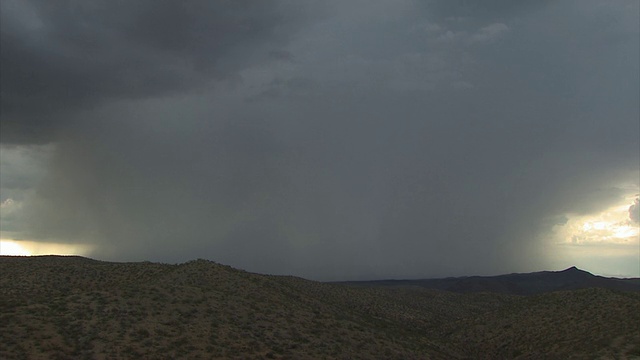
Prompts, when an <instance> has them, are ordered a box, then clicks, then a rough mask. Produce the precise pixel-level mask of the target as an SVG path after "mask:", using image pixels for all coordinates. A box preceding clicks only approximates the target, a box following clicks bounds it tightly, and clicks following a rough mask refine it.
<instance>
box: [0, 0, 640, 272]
mask: <svg viewBox="0 0 640 360" xmlns="http://www.w3.org/2000/svg"><path fill="white" fill-rule="evenodd" d="M82 4H84V5H82V6H79V7H71V6H69V7H62V6H52V5H49V3H46V2H43V3H40V2H36V1H33V2H9V1H7V2H3V5H2V7H3V9H2V10H3V11H2V14H3V15H2V16H3V18H2V48H3V51H2V73H3V76H2V92H3V98H2V110H3V118H2V127H3V131H2V134H3V135H2V136H3V137H2V141H3V142H4V143H5V144H6V143H22V144H29V143H39V142H43V141H56V142H57V152H56V154H55V157H54V159H53V161H52V165H51V174H50V175H49V178H48V179H47V180H46V181H45V182H44V184H43V185H42V186H41V187H39V189H38V196H37V197H36V198H35V199H34V200H33V201H32V202H31V203H30V205H29V206H26V209H25V210H24V211H25V215H24V216H25V217H27V218H28V219H30V220H31V226H30V227H29V229H28V230H25V233H26V234H28V236H30V237H32V238H37V239H58V240H64V241H76V242H89V243H92V244H94V245H96V252H95V255H94V256H96V257H102V258H115V259H152V260H161V261H180V260H186V259H191V258H195V257H206V258H211V259H214V260H218V261H222V262H226V263H229V264H232V265H235V266H240V267H244V268H247V269H250V270H255V271H262V272H278V273H293V274H297V275H304V276H309V277H315V278H323V279H329V278H354V277H389V276H398V277H399V276H403V277H404V276H438V275H455V274H469V273H474V272H481V273H491V272H504V271H518V270H526V269H530V268H540V267H545V266H546V265H547V255H548V254H546V249H547V246H548V244H547V243H546V242H544V241H543V240H541V239H540V237H539V234H541V233H544V231H545V230H547V229H548V228H550V226H552V225H554V224H556V223H558V222H559V221H562V219H561V217H562V215H563V214H564V213H567V212H572V213H589V212H593V211H598V210H599V209H602V208H603V207H606V206H607V205H608V204H612V203H616V202H617V201H620V199H622V198H623V197H624V196H626V195H628V194H627V192H628V189H627V188H625V186H628V185H631V186H632V187H633V186H635V187H636V188H637V186H638V182H639V181H638V179H637V176H638V161H639V158H638V156H639V155H638V147H639V144H638V138H639V137H638V134H639V133H640V130H639V123H638V118H639V116H640V115H639V109H638V98H639V96H640V94H639V89H638V84H639V81H640V79H639V72H638V66H637V64H638V61H639V57H638V17H637V14H638V3H637V2H619V3H616V4H607V5H606V6H604V4H600V3H591V2H569V1H567V2H549V3H535V4H521V3H516V2H511V1H508V2H500V1H497V2H492V3H482V5H478V4H476V3H466V2H451V1H446V2H445V1H442V2H424V3H422V2H415V3H414V2H411V1H404V2H386V1H380V2H361V1H348V2H342V1H341V2H334V3H325V5H323V6H322V7H321V9H320V7H319V6H315V5H314V6H313V7H312V6H311V3H299V2H291V3H283V2H273V3H272V2H215V3H213V4H215V5H211V3H210V2H202V3H200V2H187V4H191V5H190V6H183V5H180V6H178V5H176V4H183V3H182V2H164V3H158V2H155V1H153V2H148V3H147V2H136V4H137V5H135V6H132V5H130V4H129V3H126V4H119V3H118V5H117V6H116V5H113V4H115V3H113V2H104V3H102V2H83V3H82ZM62 9H64V11H62ZM320 10H321V11H322V15H321V16H312V15H310V14H311V13H313V12H314V11H320ZM7 49H9V50H10V51H9V50H7ZM5 74H8V75H7V76H5ZM5 94H6V95H5Z"/></svg>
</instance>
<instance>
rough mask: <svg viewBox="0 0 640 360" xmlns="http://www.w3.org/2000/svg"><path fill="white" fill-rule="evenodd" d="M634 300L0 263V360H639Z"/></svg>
mask: <svg viewBox="0 0 640 360" xmlns="http://www.w3.org/2000/svg"><path fill="white" fill-rule="evenodd" d="M639 308H640V294H639V293H636V292H628V291H620V290H612V289H603V288H591V289H581V290H568V291H557V292H552V293H547V294H540V295H533V296H518V295H512V294H504V293H487V292H484V293H467V294H458V293H453V292H448V291H441V290H433V289H426V288H422V287H403V286H401V287H388V286H350V285H342V284H329V283H321V282H315V281H309V280H304V279H301V278H295V277H287V276H268V275H259V274H253V273H248V272H245V271H242V270H237V269H233V268H231V267H228V266H224V265H220V264H216V263H213V262H210V261H206V260H196V261H191V262H188V263H184V264H180V265H168V264H156V263H149V262H141V263H113V262H101V261H96V260H91V259H86V258H81V257H59V256H42V257H10V256H2V257H0V358H3V359H22V358H52V359H77V358H80V359H82V358H91V359H114V358H121V359H124V358H150V359H151V358H152V359H163V358H166V359H168V358H190V359H198V358H202V359H209V358H238V359H254V358H255V359H263V358H267V359H268V358H283V359H284V358H286V359H323V358H326V359H358V358H362V359H393V358H396V359H430V358H433V359H456V358H521V359H534V358H541V357H543V358H558V359H560V358H597V357H604V358H621V359H623V358H633V357H634V356H635V357H638V356H640V328H639V327H638V325H637V324H638V323H640V312H638V309H639Z"/></svg>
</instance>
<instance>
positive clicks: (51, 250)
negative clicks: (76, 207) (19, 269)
mask: <svg viewBox="0 0 640 360" xmlns="http://www.w3.org/2000/svg"><path fill="white" fill-rule="evenodd" d="M90 249H91V247H90V246H88V245H85V244H63V243H50V242H38V241H27V240H11V239H0V255H7V256H38V255H79V256H84V255H85V254H87V252H88V250H90Z"/></svg>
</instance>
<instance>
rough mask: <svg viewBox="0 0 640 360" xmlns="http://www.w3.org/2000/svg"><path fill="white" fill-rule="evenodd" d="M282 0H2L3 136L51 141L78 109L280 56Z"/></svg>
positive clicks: (285, 23) (184, 86) (285, 31)
mask: <svg viewBox="0 0 640 360" xmlns="http://www.w3.org/2000/svg"><path fill="white" fill-rule="evenodd" d="M280 5H282V4H278V3H276V2H275V1H186V2H182V1H166V0H161V1H135V2H124V1H64V2H55V3H52V2H48V1H37V0H34V1H11V0H8V1H3V2H2V9H1V10H2V11H1V16H2V21H1V24H2V33H1V34H2V35H1V37H0V42H1V43H0V46H1V49H2V51H1V55H0V56H1V62H0V66H1V72H2V82H1V86H2V117H3V118H2V126H3V131H2V141H3V142H4V143H30V142H47V141H51V140H53V137H52V136H53V134H52V133H54V132H56V131H60V128H63V126H61V125H64V124H60V123H61V122H64V121H65V119H66V118H67V117H68V116H70V115H71V113H72V112H73V111H74V110H77V109H81V108H91V107H94V106H96V105H101V104H104V103H106V102H109V101H114V100H118V99H140V98H148V97H152V96H160V95H167V94H175V93H178V92H183V91H189V90H191V89H193V88H197V87H199V86H202V85H204V84H206V83H207V81H209V80H210V79H212V78H230V77H234V76H236V74H237V71H238V70H240V69H242V68H244V67H246V66H247V65H249V64H255V63H259V62H261V61H265V60H267V59H268V58H276V59H277V58H280V59H282V58H283V56H284V55H285V54H286V52H285V51H283V50H282V49H281V47H282V45H283V44H285V43H286V41H287V40H288V37H289V36H290V34H291V31H290V30H291V29H292V28H293V27H295V24H294V22H293V16H292V15H293V14H295V11H292V9H287V11H288V12H285V11H282V10H283V9H282V6H280ZM295 15H297V16H300V15H303V14H301V13H298V14H295Z"/></svg>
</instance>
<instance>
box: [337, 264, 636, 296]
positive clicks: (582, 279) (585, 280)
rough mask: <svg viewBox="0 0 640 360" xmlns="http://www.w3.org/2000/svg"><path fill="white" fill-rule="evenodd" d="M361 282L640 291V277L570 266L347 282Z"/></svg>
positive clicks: (519, 291)
mask: <svg viewBox="0 0 640 360" xmlns="http://www.w3.org/2000/svg"><path fill="white" fill-rule="evenodd" d="M347 283H348V284H352V285H364V286H419V287H423V288H427V289H437V290H445V291H452V292H457V293H474V292H494V293H501V294H513V295H534V294H542V293H547V292H552V291H562V290H577V289H588V288H603V289H611V290H620V291H635V292H640V279H637V278H633V279H618V278H609V277H602V276H597V275H593V274H591V273H589V272H587V271H584V270H581V269H578V268H577V267H575V266H572V267H570V268H568V269H565V270H561V271H539V272H533V273H523V274H518V273H514V274H506V275H497V276H465V277H454V278H444V279H421V280H375V281H356V282H347Z"/></svg>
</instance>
